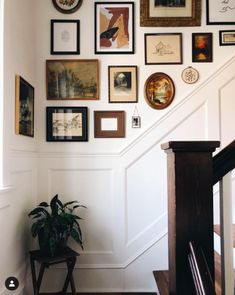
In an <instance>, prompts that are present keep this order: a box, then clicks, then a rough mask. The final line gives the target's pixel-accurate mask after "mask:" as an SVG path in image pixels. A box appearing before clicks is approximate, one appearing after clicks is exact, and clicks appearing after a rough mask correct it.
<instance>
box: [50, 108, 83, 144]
mask: <svg viewBox="0 0 235 295" xmlns="http://www.w3.org/2000/svg"><path fill="white" fill-rule="evenodd" d="M46 140H47V141H55V142H64V141H69V142H70V141H88V108H87V107H58V106H54V107H47V108H46Z"/></svg>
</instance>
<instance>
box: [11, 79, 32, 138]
mask: <svg viewBox="0 0 235 295" xmlns="http://www.w3.org/2000/svg"><path fill="white" fill-rule="evenodd" d="M15 84H16V85H15V133H16V134H20V135H25V136H30V137H34V87H33V86H32V85H31V84H29V83H28V82H27V81H26V80H24V79H23V78H22V77H21V76H20V75H16V78H15Z"/></svg>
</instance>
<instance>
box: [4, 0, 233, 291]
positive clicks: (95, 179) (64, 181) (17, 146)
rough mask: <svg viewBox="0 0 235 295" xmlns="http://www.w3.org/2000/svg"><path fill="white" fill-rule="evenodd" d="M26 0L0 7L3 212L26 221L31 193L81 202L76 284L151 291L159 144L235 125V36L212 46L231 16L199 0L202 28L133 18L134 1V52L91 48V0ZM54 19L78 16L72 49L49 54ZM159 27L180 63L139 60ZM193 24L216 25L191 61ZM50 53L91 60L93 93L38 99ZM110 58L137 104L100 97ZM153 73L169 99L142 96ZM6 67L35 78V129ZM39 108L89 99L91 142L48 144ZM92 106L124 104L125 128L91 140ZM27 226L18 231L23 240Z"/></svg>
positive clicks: (156, 263) (162, 228) (157, 257)
mask: <svg viewBox="0 0 235 295" xmlns="http://www.w3.org/2000/svg"><path fill="white" fill-rule="evenodd" d="M24 1H25V3H24V4H25V5H22V1H21V3H18V2H19V1H14V0H7V1H6V6H5V18H6V21H5V79H4V86H5V89H4V93H5V99H4V100H5V106H4V114H5V117H4V138H5V145H4V147H5V154H6V161H5V162H6V163H5V166H4V167H5V183H6V184H7V185H11V186H12V190H10V191H8V193H7V195H4V200H5V201H6V203H5V204H6V206H4V208H3V209H0V218H2V220H4V219H5V218H6V216H8V215H9V213H10V214H13V215H14V214H15V212H16V211H17V210H18V211H17V215H16V216H18V217H15V219H14V220H16V222H17V224H18V222H19V224H23V223H24V224H26V223H27V222H26V219H25V217H24V216H26V214H25V213H26V212H27V211H28V209H29V208H30V207H31V206H32V205H33V204H32V203H33V202H34V203H35V197H36V196H37V200H36V202H37V203H38V202H40V201H42V200H49V199H50V198H51V197H52V196H53V195H54V194H56V193H58V194H59V195H60V196H61V197H62V198H63V199H64V200H73V199H76V200H79V201H80V202H81V203H83V204H84V205H86V206H87V207H88V209H86V210H83V211H82V212H81V215H82V216H83V218H84V220H83V221H82V222H81V226H82V230H83V233H84V246H85V249H84V251H81V250H80V248H79V247H78V246H76V245H75V244H71V246H72V247H73V248H74V249H76V250H77V251H78V252H80V254H81V255H80V257H79V259H78V262H77V265H76V270H75V280H76V285H77V287H78V288H79V291H87V292H89V291H93V292H98V291H107V292H114V291H117V292H118V291H126V292H128V291H130V292H131V291H136V292H137V291H138V292H141V291H143V292H147V291H153V292H155V291H156V285H155V282H154V279H153V275H152V271H153V270H157V269H164V268H166V267H167V192H166V156H165V154H164V152H163V151H162V150H161V148H160V145H161V143H163V142H165V141H168V140H210V139H211V140H221V141H222V145H223V146H224V145H226V144H227V143H229V142H230V141H231V140H232V139H233V138H234V135H233V134H232V130H231V128H230V126H232V125H234V118H233V112H232V110H233V109H234V107H235V106H234V100H233V99H232V97H231V95H230V94H231V93H232V92H233V89H234V86H235V85H234V84H235V81H234V72H235V60H234V46H219V33H218V31H219V30H225V29H234V26H232V25H230V26H228V25H227V26H225V25H223V26H222V25H219V26H218V25H216V26H212V25H206V3H205V1H202V18H201V23H202V24H201V26H200V27H158V28H157V27H140V20H139V19H140V8H139V6H140V1H137V0H136V1H133V2H134V5H135V16H134V27H135V53H134V54H124V55H123V54H122V55H118V54H105V55H104V54H95V53H94V3H95V1H93V0H91V1H83V4H82V6H81V7H80V8H79V10H78V11H77V12H75V13H73V14H62V13H60V12H59V11H57V10H56V9H55V8H54V6H53V4H52V1H48V0H40V1H36V0H34V1H28V0H24ZM97 2H98V1H97ZM25 7H27V9H25ZM51 19H79V20H80V25H81V31H80V44H81V47H80V55H69V56H65V55H61V56H60V55H59V56H55V55H51V54H50V20H51ZM165 32H171V33H182V38H183V43H182V44H183V64H180V65H145V62H144V55H145V52H144V34H145V33H165ZM193 32H211V33H213V62H212V63H192V47H191V38H192V33H193ZM47 59H98V60H99V67H100V99H99V100H95V101H85V100H81V101H76V100H75V101H56V100H55V101H51V100H47V99H46V75H45V61H46V60H47ZM110 65H125V66H126V65H135V66H137V68H138V80H137V81H138V103H136V104H130V103H125V104H124V103H118V104H116V103H115V104H112V103H109V102H108V66H110ZM188 66H193V67H195V68H196V69H197V70H198V72H199V75H200V77H199V80H198V81H197V83H195V84H192V85H189V84H186V83H185V82H183V80H182V78H181V73H182V70H183V69H185V68H186V67H188ZM155 72H164V73H166V74H168V75H169V76H170V77H171V78H172V79H173V81H174V84H175V90H176V92H175V98H174V100H173V102H172V104H171V105H170V106H169V107H168V108H166V109H163V110H155V109H153V108H151V107H150V106H149V105H148V104H147V103H146V101H145V99H144V94H143V87H144V83H145V81H146V79H147V78H148V77H149V75H151V74H152V73H155ZM15 74H20V75H22V77H24V78H25V79H26V80H27V81H28V82H30V83H31V84H32V85H33V86H34V87H35V136H34V138H28V137H25V136H20V135H15V132H14V124H15V122H14V116H15V115H14V108H15V101H14V99H15V93H14V92H15V88H14V79H15ZM47 106H86V107H88V109H89V116H88V118H89V140H88V142H62V143H61V142H58V143H57V142H47V141H46V107H47ZM135 107H137V108H138V112H139V115H140V116H141V128H132V127H131V117H132V115H133V113H134V109H135ZM95 110H123V111H125V114H126V136H125V138H95V137H94V116H93V112H94V111H95ZM37 188H38V189H37ZM17 202H18V203H17ZM17 204H18V205H17ZM11 210H12V211H11ZM20 222H21V223H20ZM22 228H23V226H22ZM24 228H25V227H24ZM16 229H17V225H16V224H15V225H14V224H12V227H11V229H8V228H6V232H7V235H8V237H9V239H10V240H11V241H12V243H13V245H14V244H16V243H17V242H18V243H19V241H16V238H15V231H16ZM26 236H27V234H26V233H25V235H24V234H23V233H21V234H20V239H21V242H22V240H24V241H25V237H26ZM21 242H20V243H21ZM21 244H22V245H23V243H21ZM4 245H5V244H4ZM4 245H3V246H1V247H5V248H4V249H5V251H6V252H5V253H8V251H10V249H6V248H7V246H6V245H5V246H4ZM21 251H22V252H20V253H19V252H18V253H16V254H15V255H16V257H15V259H14V261H16V263H15V264H14V265H13V266H12V267H9V266H8V265H7V261H6V259H5V260H4V266H5V267H4V270H3V271H2V270H1V271H2V273H1V276H2V277H3V278H4V276H6V275H8V274H9V273H12V272H13V273H16V274H17V273H18V272H20V273H22V274H23V273H24V272H23V271H20V270H19V267H18V266H19V264H18V262H21V261H22V259H23V258H25V255H26V253H25V250H23V248H22V249H21ZM6 257H7V255H6ZM63 273H64V268H63V267H59V268H53V269H51V270H50V273H49V276H48V278H47V280H46V281H44V283H43V289H44V290H45V291H54V290H55V288H56V289H57V288H58V289H59V287H60V286H59V282H60V280H56V281H57V282H55V280H54V278H55V276H57V277H58V278H60V277H62V276H63ZM22 274H21V275H22ZM29 282H30V281H29ZM1 287H2V286H1ZM2 290H3V289H0V294H1V295H2V294H4V293H3V291H2ZM1 292H2V293H1Z"/></svg>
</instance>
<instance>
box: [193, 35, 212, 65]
mask: <svg viewBox="0 0 235 295" xmlns="http://www.w3.org/2000/svg"><path fill="white" fill-rule="evenodd" d="M192 62H213V34H212V33H204V32H203V33H192Z"/></svg>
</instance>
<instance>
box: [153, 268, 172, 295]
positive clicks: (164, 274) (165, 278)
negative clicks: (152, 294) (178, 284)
mask: <svg viewBox="0 0 235 295" xmlns="http://www.w3.org/2000/svg"><path fill="white" fill-rule="evenodd" d="M153 275H154V278H155V281H156V283H157V287H158V291H159V292H160V294H161V295H169V271H168V270H160V271H154V272H153Z"/></svg>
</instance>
